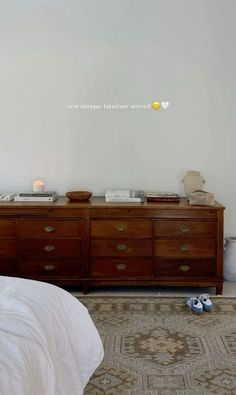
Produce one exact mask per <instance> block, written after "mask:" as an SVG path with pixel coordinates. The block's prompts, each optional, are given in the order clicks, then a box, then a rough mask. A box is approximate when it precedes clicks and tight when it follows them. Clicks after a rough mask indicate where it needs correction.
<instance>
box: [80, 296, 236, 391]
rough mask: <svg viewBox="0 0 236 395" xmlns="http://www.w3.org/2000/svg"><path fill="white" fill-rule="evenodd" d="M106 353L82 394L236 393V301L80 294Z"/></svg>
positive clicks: (231, 299)
mask: <svg viewBox="0 0 236 395" xmlns="http://www.w3.org/2000/svg"><path fill="white" fill-rule="evenodd" d="M79 300H80V301H81V302H82V303H83V304H84V305H85V306H86V307H87V308H88V310H89V313H90V314H91V316H92V318H93V320H94V323H95V325H96V326H97V328H98V330H99V333H100V335H101V338H102V341H103V345H104V349H105V357H104V361H103V362H102V364H101V365H100V367H99V368H98V369H97V370H96V372H95V373H94V375H93V376H92V377H91V379H90V381H89V383H88V385H87V387H86V389H85V393H84V395H204V394H206V395H231V394H232V395H236V299H234V298H217V297H215V298H212V300H213V303H214V309H213V311H212V312H209V313H203V314H202V315H194V314H192V312H191V311H190V310H189V309H188V308H187V307H186V306H184V304H183V299H182V298H177V297H176V298H170V297H168V298H167V297H162V298H161V297H101V296H96V297H95V296H83V297H79Z"/></svg>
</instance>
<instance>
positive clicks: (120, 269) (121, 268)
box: [116, 263, 127, 272]
mask: <svg viewBox="0 0 236 395" xmlns="http://www.w3.org/2000/svg"><path fill="white" fill-rule="evenodd" d="M116 268H117V269H118V270H119V271H120V272H122V270H125V269H126V268H127V265H125V264H124V263H118V265H116Z"/></svg>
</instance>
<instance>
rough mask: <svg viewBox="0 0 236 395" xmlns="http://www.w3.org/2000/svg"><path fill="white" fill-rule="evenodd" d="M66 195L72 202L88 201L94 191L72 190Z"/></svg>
mask: <svg viewBox="0 0 236 395" xmlns="http://www.w3.org/2000/svg"><path fill="white" fill-rule="evenodd" d="M66 196H67V197H68V199H70V201H71V202H87V201H88V200H89V199H90V198H91V196H92V192H89V191H71V192H67V193H66Z"/></svg>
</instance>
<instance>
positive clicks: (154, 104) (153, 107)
mask: <svg viewBox="0 0 236 395" xmlns="http://www.w3.org/2000/svg"><path fill="white" fill-rule="evenodd" d="M160 107H161V105H160V103H159V102H158V101H153V102H152V109H153V110H159V108H160Z"/></svg>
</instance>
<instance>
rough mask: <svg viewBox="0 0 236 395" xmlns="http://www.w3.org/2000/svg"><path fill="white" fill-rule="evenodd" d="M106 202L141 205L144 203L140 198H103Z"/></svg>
mask: <svg viewBox="0 0 236 395" xmlns="http://www.w3.org/2000/svg"><path fill="white" fill-rule="evenodd" d="M105 201H106V202H130V203H141V202H144V199H142V198H138V197H137V198H125V197H107V196H106V197H105Z"/></svg>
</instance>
